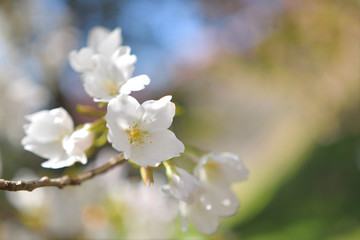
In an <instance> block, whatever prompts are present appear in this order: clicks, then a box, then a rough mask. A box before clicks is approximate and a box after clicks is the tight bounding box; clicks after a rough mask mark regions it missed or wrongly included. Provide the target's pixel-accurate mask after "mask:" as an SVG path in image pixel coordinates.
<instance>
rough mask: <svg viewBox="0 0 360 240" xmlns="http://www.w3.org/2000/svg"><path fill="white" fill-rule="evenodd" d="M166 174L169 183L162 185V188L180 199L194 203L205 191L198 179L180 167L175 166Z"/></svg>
mask: <svg viewBox="0 0 360 240" xmlns="http://www.w3.org/2000/svg"><path fill="white" fill-rule="evenodd" d="M168 171H169V170H168ZM170 171H171V170H170ZM168 176H169V177H170V178H169V184H168V185H165V186H163V187H162V190H163V191H164V192H166V193H169V194H171V195H173V196H174V197H175V198H176V199H178V200H180V201H184V202H187V203H194V202H195V201H198V200H199V199H200V196H201V195H202V194H203V193H204V191H205V189H204V187H203V186H202V184H201V183H200V181H199V180H198V179H196V178H195V177H194V176H193V175H191V174H190V173H188V172H187V171H185V170H184V169H182V168H179V167H175V169H174V171H171V172H169V173H168Z"/></svg>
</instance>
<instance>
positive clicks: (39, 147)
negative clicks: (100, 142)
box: [21, 108, 94, 168]
mask: <svg viewBox="0 0 360 240" xmlns="http://www.w3.org/2000/svg"><path fill="white" fill-rule="evenodd" d="M27 120H29V121H30V123H29V124H27V125H25V133H26V136H25V137H24V138H23V140H22V142H21V143H22V145H23V146H24V148H25V150H28V151H30V152H33V153H35V154H37V155H39V156H40V157H43V158H48V159H49V160H48V161H46V162H43V163H42V164H41V166H42V167H45V168H62V167H68V166H71V165H73V164H74V163H75V162H81V163H82V164H86V163H87V157H86V154H85V151H86V150H87V149H88V148H89V147H90V146H91V145H92V142H93V138H94V136H93V133H92V132H91V131H89V127H90V125H89V124H85V125H84V126H83V127H82V128H81V129H79V130H77V131H74V122H73V120H72V119H71V117H70V116H69V114H68V113H67V112H66V111H65V110H64V109H63V108H56V109H53V110H43V111H40V112H37V113H34V114H31V115H28V116H27Z"/></svg>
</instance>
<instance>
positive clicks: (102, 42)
mask: <svg viewBox="0 0 360 240" xmlns="http://www.w3.org/2000/svg"><path fill="white" fill-rule="evenodd" d="M121 43H122V38H121V29H120V28H116V29H115V30H113V31H112V32H110V30H109V29H106V28H104V27H94V28H93V29H92V30H91V31H90V33H89V36H88V47H84V48H82V49H80V51H72V52H71V53H70V55H69V61H70V65H71V66H72V68H73V69H74V70H75V71H77V72H79V73H83V72H85V71H89V70H92V69H93V68H94V67H95V66H96V64H95V62H94V59H93V56H95V55H101V56H103V57H105V58H107V59H110V57H111V56H112V55H113V53H114V52H115V51H116V49H117V48H119V47H120V45H121Z"/></svg>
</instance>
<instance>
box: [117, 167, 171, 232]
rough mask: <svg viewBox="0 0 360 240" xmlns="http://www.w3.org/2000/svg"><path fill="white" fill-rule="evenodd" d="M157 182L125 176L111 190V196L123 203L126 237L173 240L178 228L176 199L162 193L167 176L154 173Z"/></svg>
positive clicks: (120, 203)
mask: <svg viewBox="0 0 360 240" xmlns="http://www.w3.org/2000/svg"><path fill="white" fill-rule="evenodd" d="M154 179H155V181H154V184H153V185H151V186H150V187H146V186H145V185H144V184H143V183H142V182H141V183H139V182H133V181H131V180H130V179H123V180H122V181H120V182H118V184H116V186H114V187H113V188H112V189H110V190H111V195H110V197H111V199H112V201H114V203H115V204H116V205H117V206H121V209H124V210H125V209H126V210H125V211H122V214H124V215H123V218H124V220H125V221H123V223H124V231H125V235H124V236H123V238H125V239H172V238H173V237H174V235H173V234H174V232H175V230H176V227H175V226H174V220H175V218H176V216H177V202H176V201H175V199H173V198H169V197H168V196H166V195H165V194H163V193H162V191H161V189H160V186H161V185H162V184H164V183H165V181H166V180H165V178H164V176H161V175H158V174H156V172H155V173H154Z"/></svg>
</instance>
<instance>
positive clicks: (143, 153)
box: [129, 129, 185, 167]
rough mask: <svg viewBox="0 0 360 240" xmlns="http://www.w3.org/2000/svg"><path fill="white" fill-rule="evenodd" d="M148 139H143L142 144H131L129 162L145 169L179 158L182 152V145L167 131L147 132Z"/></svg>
mask: <svg viewBox="0 0 360 240" xmlns="http://www.w3.org/2000/svg"><path fill="white" fill-rule="evenodd" d="M149 136H150V137H149V138H145V139H144V142H145V143H144V144H142V145H141V146H140V145H137V146H136V145H135V144H132V145H131V148H132V151H131V156H129V158H130V160H131V161H133V162H134V163H136V164H138V165H140V166H143V167H147V166H152V167H157V166H158V165H159V164H160V163H161V162H162V161H166V160H168V159H170V158H173V157H178V156H180V153H182V152H184V149H185V147H184V144H183V143H182V142H181V141H180V140H179V139H177V138H176V136H175V134H174V133H173V132H172V131H170V130H168V129H156V130H154V131H151V132H149Z"/></svg>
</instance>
